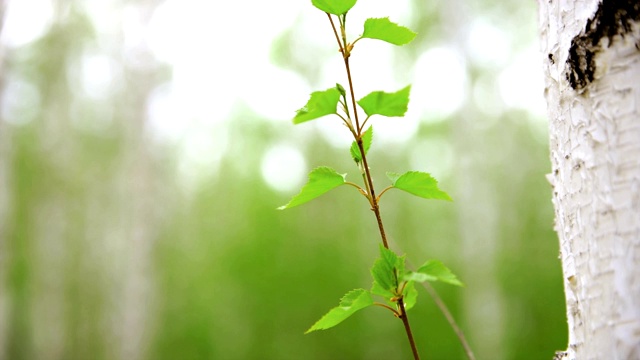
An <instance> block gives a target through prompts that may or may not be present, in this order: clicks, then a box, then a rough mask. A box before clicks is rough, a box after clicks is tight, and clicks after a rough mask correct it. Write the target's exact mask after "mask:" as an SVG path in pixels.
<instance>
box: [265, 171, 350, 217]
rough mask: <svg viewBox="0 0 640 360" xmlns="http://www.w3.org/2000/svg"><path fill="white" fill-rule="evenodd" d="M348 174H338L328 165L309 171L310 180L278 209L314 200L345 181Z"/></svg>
mask: <svg viewBox="0 0 640 360" xmlns="http://www.w3.org/2000/svg"><path fill="white" fill-rule="evenodd" d="M345 177H346V174H338V173H337V172H336V171H335V170H333V169H332V168H330V167H327V166H320V167H317V168H315V169H313V170H312V171H311V172H310V173H309V181H308V182H307V183H306V184H305V186H303V187H302V190H300V193H299V194H298V195H296V196H294V197H293V198H292V199H291V201H289V203H287V204H286V205H283V206H280V207H279V208H278V210H284V209H288V208H292V207H294V206H298V205H300V204H304V203H306V202H307V201H310V200H313V199H315V198H317V197H318V196H320V195H322V194H324V193H326V192H327V191H329V190H331V189H333V188H336V187H338V186H340V185H342V184H344V183H345Z"/></svg>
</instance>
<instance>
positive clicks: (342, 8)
mask: <svg viewBox="0 0 640 360" xmlns="http://www.w3.org/2000/svg"><path fill="white" fill-rule="evenodd" d="M311 3H312V4H313V6H315V7H317V8H318V9H320V10H322V11H324V12H328V13H329V14H333V15H342V14H344V13H346V12H347V11H349V10H350V9H351V8H352V7H353V5H355V4H356V0H311Z"/></svg>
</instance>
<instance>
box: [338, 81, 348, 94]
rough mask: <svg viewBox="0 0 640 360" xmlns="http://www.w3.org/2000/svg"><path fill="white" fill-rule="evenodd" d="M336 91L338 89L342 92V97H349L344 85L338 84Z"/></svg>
mask: <svg viewBox="0 0 640 360" xmlns="http://www.w3.org/2000/svg"><path fill="white" fill-rule="evenodd" d="M336 89H338V91H339V92H340V95H342V96H347V92H346V91H345V89H344V87H343V86H342V85H340V84H338V83H336Z"/></svg>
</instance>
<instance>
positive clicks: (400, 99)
mask: <svg viewBox="0 0 640 360" xmlns="http://www.w3.org/2000/svg"><path fill="white" fill-rule="evenodd" d="M410 91H411V85H409V86H407V87H405V88H404V89H401V90H398V91H396V92H394V93H386V92H384V91H374V92H372V93H369V94H368V95H367V96H365V97H363V98H362V99H360V100H358V105H360V107H361V108H362V109H363V110H364V112H365V113H366V114H367V115H368V116H371V115H376V114H377V115H382V116H404V114H405V113H406V112H407V108H408V107H409V92H410Z"/></svg>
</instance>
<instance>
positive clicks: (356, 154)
mask: <svg viewBox="0 0 640 360" xmlns="http://www.w3.org/2000/svg"><path fill="white" fill-rule="evenodd" d="M372 140H373V126H369V128H368V129H367V131H365V132H364V134H362V147H363V148H364V154H365V155H367V152H368V151H369V148H370V147H371V141H372ZM351 157H352V158H353V161H355V162H356V164H359V163H360V162H361V161H362V155H361V154H360V148H359V147H358V143H357V142H355V140H354V141H353V142H352V143H351Z"/></svg>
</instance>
